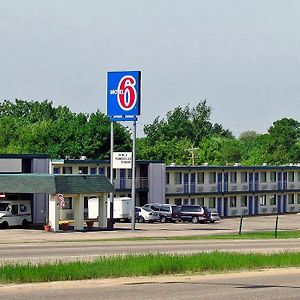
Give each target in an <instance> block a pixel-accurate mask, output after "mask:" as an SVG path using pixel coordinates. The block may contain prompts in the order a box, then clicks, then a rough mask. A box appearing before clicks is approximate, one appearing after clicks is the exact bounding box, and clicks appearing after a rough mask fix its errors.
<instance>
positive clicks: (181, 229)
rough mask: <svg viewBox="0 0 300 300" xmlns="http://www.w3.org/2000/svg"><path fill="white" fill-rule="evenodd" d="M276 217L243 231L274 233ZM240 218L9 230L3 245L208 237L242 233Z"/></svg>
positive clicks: (290, 224) (285, 224)
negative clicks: (89, 228)
mask: <svg viewBox="0 0 300 300" xmlns="http://www.w3.org/2000/svg"><path fill="white" fill-rule="evenodd" d="M275 218H276V217H275V216H259V217H245V218H244V220H243V231H257V230H273V229H274V227H275ZM239 224H240V218H230V219H223V220H221V221H220V222H219V223H214V224H192V223H175V224H173V223H165V224H161V223H154V224H147V223H143V224H140V223H137V224H136V230H135V231H132V230H131V229H130V228H131V224H130V223H116V224H115V229H114V230H112V231H108V230H102V231H101V230H100V231H99V230H96V228H94V230H93V231H84V232H74V231H68V232H59V233H54V232H44V231H43V230H37V229H6V230H0V243H2V244H6V243H8V244H9V243H23V242H25V243H26V242H43V241H45V242H46V241H49V242H50V241H70V240H72V241H74V240H77V241H79V240H99V239H114V238H116V239H118V238H130V237H132V238H134V237H166V236H187V235H207V234H222V233H233V232H238V230H239ZM279 229H280V230H298V229H300V215H299V214H290V215H281V216H279Z"/></svg>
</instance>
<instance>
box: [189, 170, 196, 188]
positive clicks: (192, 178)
mask: <svg viewBox="0 0 300 300" xmlns="http://www.w3.org/2000/svg"><path fill="white" fill-rule="evenodd" d="M195 184H196V174H195V173H192V174H191V185H190V193H195V191H196V188H195Z"/></svg>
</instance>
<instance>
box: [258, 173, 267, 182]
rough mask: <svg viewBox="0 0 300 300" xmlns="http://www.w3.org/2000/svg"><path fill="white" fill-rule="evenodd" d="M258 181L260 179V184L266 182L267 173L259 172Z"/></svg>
mask: <svg viewBox="0 0 300 300" xmlns="http://www.w3.org/2000/svg"><path fill="white" fill-rule="evenodd" d="M259 179H260V182H266V181H267V172H261V173H260V174H259Z"/></svg>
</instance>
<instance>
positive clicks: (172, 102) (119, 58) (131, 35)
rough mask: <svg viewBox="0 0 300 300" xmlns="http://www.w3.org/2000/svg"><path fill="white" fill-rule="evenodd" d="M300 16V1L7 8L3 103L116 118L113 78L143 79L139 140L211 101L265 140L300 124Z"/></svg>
mask: <svg viewBox="0 0 300 300" xmlns="http://www.w3.org/2000/svg"><path fill="white" fill-rule="evenodd" d="M299 15H300V1H298V0H293V1H292V0H281V1H277V0H268V1H267V0H242V1H239V0H207V1H204V0H161V1H159V0H149V1H148V0H130V1H128V0H51V1H46V0H0V102H2V101H4V100H14V99H16V98H18V99H22V100H38V101H42V100H45V99H48V100H50V101H52V102H53V104H54V105H55V106H58V105H66V106H68V107H69V108H70V109H71V110H72V111H74V112H84V113H92V112H95V111H96V110H97V109H100V111H102V112H104V113H106V75H107V72H108V71H122V70H140V71H142V99H141V101H142V102H141V115H140V116H139V118H138V122H137V136H140V137H141V136H143V127H144V125H146V124H150V123H152V122H153V121H154V119H155V118H156V117H158V116H159V117H160V118H165V116H166V113H167V112H168V111H172V110H173V109H174V108H175V107H177V106H181V107H185V106H186V105H188V104H189V105H190V107H195V106H196V105H197V104H198V103H199V102H200V101H201V100H203V99H207V104H208V105H209V106H211V107H212V109H213V110H212V116H211V120H212V122H216V123H219V124H222V125H223V127H224V128H226V129H229V130H231V131H232V132H233V133H234V134H235V135H236V136H238V135H239V134H240V133H242V132H243V131H246V130H254V131H257V132H258V133H265V132H266V131H267V130H268V128H269V127H270V126H271V125H272V123H273V122H274V121H276V120H278V119H281V118H283V117H288V118H294V119H296V120H298V121H300V76H299V75H300V74H299V73H300V34H299V31H300V18H299ZM126 125H129V126H131V125H130V124H126Z"/></svg>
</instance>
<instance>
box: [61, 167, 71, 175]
mask: <svg viewBox="0 0 300 300" xmlns="http://www.w3.org/2000/svg"><path fill="white" fill-rule="evenodd" d="M72 173H73V168H72V167H63V174H72Z"/></svg>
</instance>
